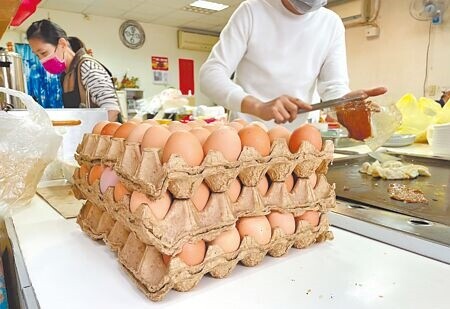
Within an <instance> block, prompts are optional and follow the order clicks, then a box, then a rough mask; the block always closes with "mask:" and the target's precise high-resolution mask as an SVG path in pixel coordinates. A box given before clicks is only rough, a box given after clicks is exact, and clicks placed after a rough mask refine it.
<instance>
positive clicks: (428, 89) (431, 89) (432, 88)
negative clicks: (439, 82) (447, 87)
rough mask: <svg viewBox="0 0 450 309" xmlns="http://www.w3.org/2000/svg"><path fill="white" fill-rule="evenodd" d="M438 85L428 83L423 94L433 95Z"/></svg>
mask: <svg viewBox="0 0 450 309" xmlns="http://www.w3.org/2000/svg"><path fill="white" fill-rule="evenodd" d="M438 88H439V87H438V86H436V85H428V86H427V87H426V88H425V96H427V97H434V96H435V95H436V93H437V91H438Z"/></svg>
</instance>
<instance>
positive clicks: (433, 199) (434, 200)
mask: <svg viewBox="0 0 450 309" xmlns="http://www.w3.org/2000/svg"><path fill="white" fill-rule="evenodd" d="M431 200H432V201H433V202H438V201H439V200H438V199H437V198H432V199H431Z"/></svg>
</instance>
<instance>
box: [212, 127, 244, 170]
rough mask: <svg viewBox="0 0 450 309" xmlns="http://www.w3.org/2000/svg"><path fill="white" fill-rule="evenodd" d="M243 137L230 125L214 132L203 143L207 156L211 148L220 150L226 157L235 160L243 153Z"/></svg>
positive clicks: (228, 159) (230, 160) (231, 160)
mask: <svg viewBox="0 0 450 309" xmlns="http://www.w3.org/2000/svg"><path fill="white" fill-rule="evenodd" d="M241 149H242V145H241V139H240V138H239V135H238V134H237V132H236V131H235V130H233V129H231V128H229V127H222V128H219V129H217V130H216V131H214V132H212V133H211V135H210V136H209V137H208V139H207V140H206V142H205V143H204V144H203V153H204V154H205V156H206V155H207V154H208V152H209V151H210V150H216V151H220V152H221V153H222V154H223V156H224V157H225V159H226V160H227V161H229V162H234V161H236V160H237V159H238V157H239V155H240V154H241Z"/></svg>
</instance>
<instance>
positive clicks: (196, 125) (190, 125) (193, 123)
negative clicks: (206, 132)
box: [186, 121, 202, 129]
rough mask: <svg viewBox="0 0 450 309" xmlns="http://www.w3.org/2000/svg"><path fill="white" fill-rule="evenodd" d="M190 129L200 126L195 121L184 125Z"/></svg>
mask: <svg viewBox="0 0 450 309" xmlns="http://www.w3.org/2000/svg"><path fill="white" fill-rule="evenodd" d="M186 124H187V125H188V126H189V127H190V128H191V129H193V128H201V127H202V125H201V124H200V123H198V122H196V121H189V122H188V123H186Z"/></svg>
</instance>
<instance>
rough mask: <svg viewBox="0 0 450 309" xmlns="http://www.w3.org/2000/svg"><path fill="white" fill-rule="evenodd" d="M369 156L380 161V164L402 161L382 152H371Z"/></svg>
mask: <svg viewBox="0 0 450 309" xmlns="http://www.w3.org/2000/svg"><path fill="white" fill-rule="evenodd" d="M368 155H369V156H370V157H372V158H374V159H375V160H377V161H379V162H380V163H384V162H388V161H400V160H401V159H400V158H399V157H395V156H391V155H389V154H387V153H384V152H380V151H373V152H369V153H368Z"/></svg>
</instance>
